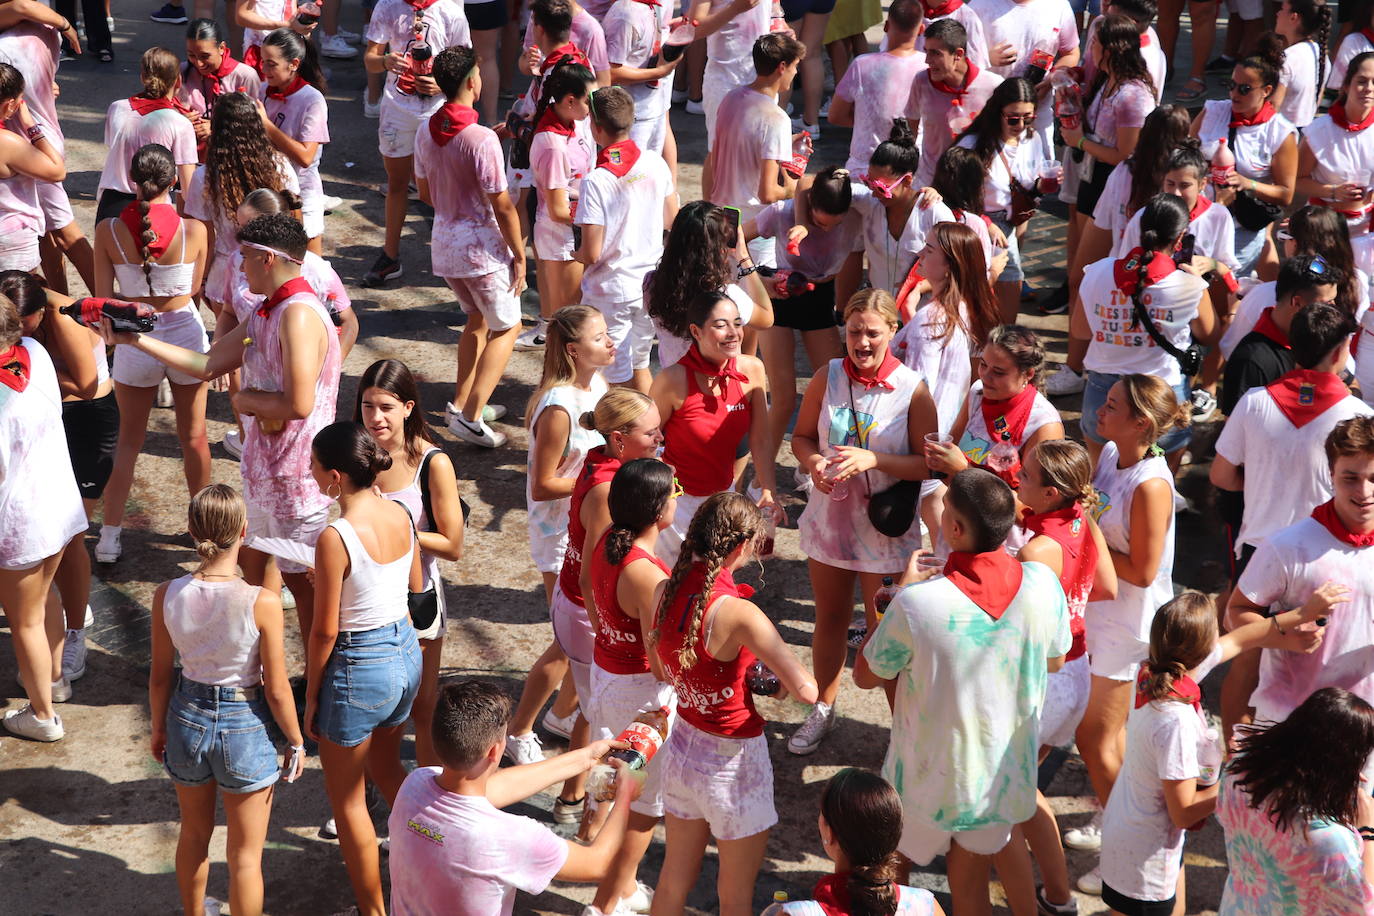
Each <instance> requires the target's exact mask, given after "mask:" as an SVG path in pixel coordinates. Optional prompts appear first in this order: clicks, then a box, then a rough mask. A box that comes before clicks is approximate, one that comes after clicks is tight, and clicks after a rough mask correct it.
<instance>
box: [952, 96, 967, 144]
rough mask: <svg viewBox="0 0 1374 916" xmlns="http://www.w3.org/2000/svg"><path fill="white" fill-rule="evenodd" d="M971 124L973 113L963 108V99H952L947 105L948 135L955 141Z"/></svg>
mask: <svg viewBox="0 0 1374 916" xmlns="http://www.w3.org/2000/svg"><path fill="white" fill-rule="evenodd" d="M972 123H973V113H972V112H970V111H969V110H968V109H967V108H965V107H964V100H963V99H954V100H953V101H951V102H950V103H949V135H950V136H951V137H953V138H955V139H956V140H957V139H958V138H959V135H960V134H962V133H963V132H964V131H966V130H968V128H969V125H970V124H972Z"/></svg>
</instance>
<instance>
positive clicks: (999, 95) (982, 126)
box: [960, 77, 1035, 168]
mask: <svg viewBox="0 0 1374 916" xmlns="http://www.w3.org/2000/svg"><path fill="white" fill-rule="evenodd" d="M1017 102H1029V103H1030V104H1031V105H1034V104H1035V87H1034V86H1032V85H1031V81H1030V80H1028V79H1023V78H1021V77H1013V78H1011V79H1007V80H1003V81H1002V82H1000V83H998V84H997V88H996V89H994V90H992V95H990V96H988V100H987V102H986V103H985V104H984V105H983V109H982V111H980V112H978V116H977V117H976V118H974V119H973V123H972V124H970V125H969V126H968V129H966V130H965V131H964V132H963V133H962V134H960V139H962V138H964V137H973V149H974V151H975V152H977V153H978V158H979V159H981V160H982V161H983V166H984V168H987V167H989V166H991V165H992V160H993V159H994V158H996V156H997V154H998V152H999V151H1000V150H1001V149H1002V112H1003V111H1004V110H1006V107H1007V106H1008V105H1014V104H1016V103H1017ZM1034 132H1035V127H1034V125H1032V124H1024V125H1022V128H1021V136H1022V137H1026V136H1029V135H1031V134H1033V133H1034Z"/></svg>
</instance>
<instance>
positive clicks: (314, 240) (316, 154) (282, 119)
mask: <svg viewBox="0 0 1374 916" xmlns="http://www.w3.org/2000/svg"><path fill="white" fill-rule="evenodd" d="M262 73H263V107H262V123H263V127H264V128H265V129H266V130H267V136H268V138H269V139H270V140H271V141H272V145H273V146H275V147H276V148H277V149H278V150H279V151H280V152H281V154H282V155H283V156H285V157H286V158H287V160H288V161H290V163H291V167H292V168H294V169H295V170H296V181H297V183H298V184H299V185H300V189H301V190H300V193H301V222H302V223H303V224H304V225H305V234H306V235H307V236H309V237H310V250H311V251H313V252H315V254H323V253H324V183H323V182H322V181H321V180H320V159H321V157H323V156H324V148H325V147H326V146H328V145H329V105H328V103H327V102H325V98H324V88H325V82H324V74H323V73H322V72H321V70H320V65H319V60H318V58H317V57H316V56H315V49H314V48H313V47H312V46H311V45H310V44H309V42H307V41H306V40H305V39H304V38H301V37H300V36H299V35H297V34H296V33H295V32H293V31H291V30H290V29H277V30H276V31H275V32H271V33H269V34H268V36H267V37H266V38H264V39H263V41H262Z"/></svg>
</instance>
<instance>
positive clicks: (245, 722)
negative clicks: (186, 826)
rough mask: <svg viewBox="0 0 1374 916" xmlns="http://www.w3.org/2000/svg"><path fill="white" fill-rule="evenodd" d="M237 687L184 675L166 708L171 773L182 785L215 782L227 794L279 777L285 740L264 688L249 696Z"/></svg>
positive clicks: (252, 788)
mask: <svg viewBox="0 0 1374 916" xmlns="http://www.w3.org/2000/svg"><path fill="white" fill-rule="evenodd" d="M243 696H244V692H243V691H241V690H239V689H238V688H236V687H211V686H209V685H206V684H199V683H197V682H195V681H191V680H187V679H186V678H184V677H183V678H181V682H180V683H179V684H178V685H177V688H176V692H175V693H174V694H172V702H171V703H170V704H169V705H168V707H167V750H166V751H165V752H164V753H163V758H162V762H163V766H165V767H166V769H167V775H169V776H171V777H172V779H173V780H174V781H176V782H177V783H179V784H181V785H183V786H200V785H204V784H206V783H208V782H212V781H213V782H215V783H216V784H218V785H219V787H220V788H221V789H223V790H224V791H225V792H233V793H235V794H241V793H246V792H256V791H258V790H259V789H265V788H267V787H268V786H270V785H272V783H274V782H276V781H277V777H278V776H279V775H280V768H279V766H278V761H277V745H279V744H285V743H286V741H285V739H284V738H283V737H282V735H281V731H280V730H279V729H278V728H277V723H276V721H275V720H274V719H273V718H272V711H271V709H269V708H268V706H267V700H266V699H265V698H264V697H263V695H262V691H261V688H254V689H252V691H251V696H252V697H253V698H252V699H244V698H243Z"/></svg>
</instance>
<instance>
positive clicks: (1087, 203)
mask: <svg viewBox="0 0 1374 916" xmlns="http://www.w3.org/2000/svg"><path fill="white" fill-rule="evenodd" d="M1114 168H1116V166H1114V165H1109V164H1107V163H1105V162H1094V163H1093V175H1092V178H1091V179H1090V180H1088V181H1084V182H1082V183H1080V184H1079V185H1078V203H1077V204H1076V205H1075V206H1076V207H1077V209H1078V212H1079V213H1082V214H1083V215H1085V216H1089V217H1091V216H1092V215H1093V210H1095V209H1097V201H1098V199H1099V198H1100V197H1101V196H1102V191H1103V189H1105V188H1106V187H1107V179H1108V178H1110V177H1111V174H1112V169H1114Z"/></svg>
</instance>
